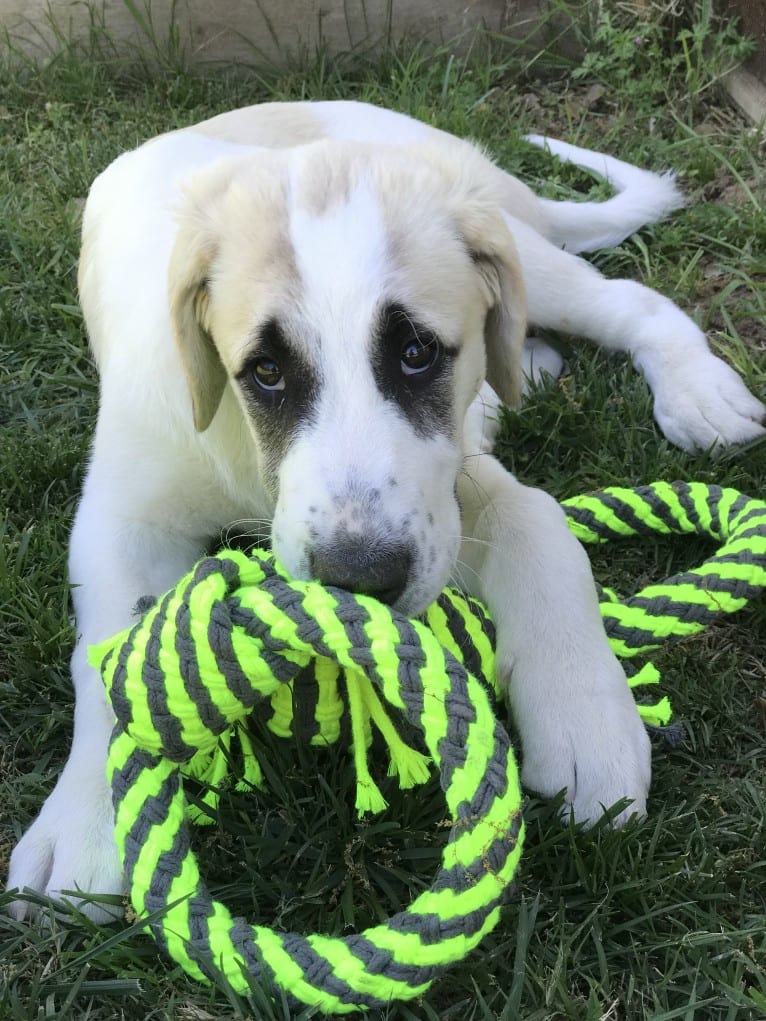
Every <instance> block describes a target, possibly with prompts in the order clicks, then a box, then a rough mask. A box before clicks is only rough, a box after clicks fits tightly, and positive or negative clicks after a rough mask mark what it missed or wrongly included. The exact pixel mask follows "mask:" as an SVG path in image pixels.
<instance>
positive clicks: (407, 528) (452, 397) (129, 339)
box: [9, 102, 764, 916]
mask: <svg viewBox="0 0 766 1021" xmlns="http://www.w3.org/2000/svg"><path fill="white" fill-rule="evenodd" d="M530 141H532V142H534V143H535V144H545V145H548V147H549V148H550V150H551V151H552V152H553V153H555V154H558V155H559V156H561V157H563V158H565V159H572V160H574V161H575V162H577V163H579V164H582V165H583V166H587V167H591V168H593V169H596V170H599V171H601V172H602V173H603V174H604V175H605V176H606V177H607V178H608V179H609V180H610V181H611V182H612V184H613V185H614V187H615V189H616V191H617V194H616V196H615V197H614V198H612V199H610V200H609V201H606V202H603V203H587V202H584V203H572V202H563V203H555V202H550V201H546V200H542V199H539V198H537V197H535V195H534V194H533V193H532V192H531V191H530V190H529V189H528V188H527V187H526V186H525V185H524V184H522V183H521V182H520V181H518V180H516V179H515V178H513V177H511V176H509V175H508V174H505V173H504V172H503V171H501V170H500V169H499V168H498V167H496V166H495V165H494V164H493V163H492V162H491V161H490V160H489V159H488V158H487V157H486V156H485V155H484V154H483V153H482V152H480V151H479V150H478V149H477V148H475V147H474V146H472V145H470V144H469V143H467V142H464V141H461V140H459V139H456V138H453V137H451V136H449V135H447V134H444V133H442V132H439V131H437V130H435V129H433V128H430V127H427V126H425V125H423V124H420V123H418V122H416V121H414V120H412V119H410V118H407V117H405V116H402V115H400V114H396V113H392V112H389V111H386V110H382V109H377V108H374V107H370V106H366V105H364V104H361V103H346V102H339V103H315V104H310V103H298V104H285V105H279V104H269V105H264V106H258V107H251V108H248V109H245V110H238V111H235V112H232V113H227V114H224V115H222V116H220V117H216V118H213V119H212V120H209V121H206V122H204V123H202V124H199V125H197V126H195V127H192V128H189V129H187V130H184V131H180V132H174V133H171V134H167V135H164V136H162V137H160V138H158V139H156V140H153V141H151V142H148V143H147V144H145V145H144V146H142V147H141V148H139V149H137V150H136V151H134V152H131V153H128V154H126V155H123V156H121V157H120V158H119V159H118V160H116V161H115V162H114V163H113V164H112V165H111V166H110V167H109V168H108V169H107V170H106V171H105V172H104V173H103V174H101V176H100V177H99V178H98V179H97V180H96V182H95V184H94V185H93V188H92V191H91V193H90V197H89V199H88V202H87V206H86V209H85V215H84V224H83V237H82V258H81V262H80V273H79V286H80V295H81V301H82V307H83V310H84V313H85V319H86V323H87V328H88V332H89V335H90V340H91V344H92V347H93V351H94V354H95V357H96V361H97V363H98V367H99V371H100V375H101V399H100V409H99V417H98V425H97V428H96V434H95V438H94V441H93V449H92V456H91V461H90V465H89V468H88V472H87V477H86V480H85V485H84V490H83V495H82V500H81V502H80V505H79V508H78V511H77V515H76V518H75V522H74V528H73V531H72V539H71V555H70V572H71V581H72V584H73V600H74V605H75V610H76V615H77V624H78V640H77V647H76V649H75V652H74V657H73V661H72V673H73V678H74V684H75V689H76V696H77V700H76V708H75V723H74V740H73V743H72V751H71V755H70V757H69V760H68V762H67V764H66V767H65V769H64V771H63V773H62V775H61V778H60V780H59V781H58V784H57V785H56V787H55V789H54V791H53V793H52V794H51V795H50V797H49V798H48V800H47V801H46V803H45V805H44V806H43V809H42V811H41V812H40V815H39V817H38V819H37V821H36V822H35V823H34V824H33V825H32V827H31V828H30V829H29V831H28V832H27V833H26V835H25V836H24V837H23V838H22V840H21V841H20V843H19V845H18V846H17V848H16V849H15V851H14V853H13V856H12V860H11V868H10V877H9V883H10V886H11V887H13V888H15V887H18V888H21V889H23V888H31V889H33V890H38V891H43V892H46V893H48V894H51V895H53V896H59V895H60V891H62V890H65V891H77V890H78V889H79V890H83V891H93V892H100V893H104V892H117V891H120V890H121V889H122V887H123V878H122V874H121V869H120V864H119V861H118V857H117V854H116V850H115V845H114V839H113V826H112V806H111V800H110V794H109V789H108V786H107V783H106V780H105V775H104V764H105V759H106V754H107V745H108V740H109V734H110V730H111V725H112V715H111V712H110V709H109V706H108V704H107V702H106V699H105V697H104V690H103V685H102V683H101V680H100V678H99V676H98V674H97V673H96V672H95V671H94V670H93V669H92V668H90V667H89V666H88V664H87V660H86V650H87V648H88V646H89V645H91V644H92V643H94V642H98V641H99V640H101V639H104V638H106V637H108V636H110V635H111V634H113V633H114V632H117V631H119V630H120V629H121V628H124V627H125V626H126V625H128V624H129V623H130V621H131V617H132V613H133V610H134V607H135V606H136V603H137V601H138V599H139V598H140V597H141V596H143V595H146V594H147V593H152V594H159V593H161V592H162V591H163V590H165V589H166V588H167V587H168V586H170V585H171V584H173V583H174V582H175V581H176V580H177V578H178V577H179V576H180V575H181V574H182V573H183V572H185V571H186V570H187V569H188V568H189V567H190V566H191V565H192V564H193V563H194V561H195V560H196V559H197V558H198V557H199V556H200V555H201V554H203V553H204V552H205V551H206V550H207V549H208V548H209V547H210V546H211V544H213V545H214V544H215V543H216V542H217V541H219V540H220V537H221V535H222V532H225V531H226V529H227V528H228V527H229V526H232V525H234V527H235V528H237V529H238V530H240V531H241V530H242V529H243V528H244V529H247V530H249V531H251V532H252V533H253V534H254V535H256V536H259V537H263V536H269V537H270V539H271V542H272V544H273V548H274V550H275V552H276V554H277V556H278V557H279V558H280V559H281V561H282V562H283V563H284V565H285V566H286V567H287V568H288V570H289V571H290V572H292V574H293V575H295V576H296V577H298V578H317V579H319V580H321V581H324V582H326V583H332V584H335V585H341V586H344V587H348V588H351V589H354V590H358V591H362V592H367V593H372V594H374V595H376V596H378V597H379V598H381V599H384V600H386V601H387V602H389V603H391V604H392V605H393V606H395V607H396V608H397V609H399V610H401V611H403V612H404V613H407V614H419V613H420V612H421V611H422V610H423V609H424V608H425V607H426V606H427V605H428V603H429V602H430V601H431V600H433V599H434V598H435V596H436V595H437V593H438V592H439V590H440V589H441V588H442V586H443V585H444V584H445V583H446V582H447V581H448V580H449V579H450V577H452V578H453V579H454V580H456V582H457V583H458V584H459V585H461V586H462V587H463V588H465V589H468V590H470V591H471V592H474V593H475V594H477V595H478V596H480V597H481V598H482V599H484V600H485V601H486V602H487V603H488V604H489V606H490V608H491V610H492V613H493V615H494V618H495V621H496V623H497V631H498V650H497V656H498V670H499V676H500V677H501V679H502V681H503V683H504V684H505V685H506V687H507V694H508V702H509V704H510V707H511V710H512V713H513V715H514V718H515V722H516V725H517V727H518V730H519V733H520V736H521V741H522V745H523V780H524V783H525V784H526V786H527V787H528V788H530V789H531V790H534V791H537V792H539V793H541V794H543V795H546V796H552V795H555V794H557V793H558V792H560V791H562V790H563V791H565V797H566V806H567V808H568V810H569V811H571V813H573V814H574V816H575V817H576V818H577V819H578V820H581V821H583V822H584V823H593V822H594V821H595V820H597V819H598V818H599V817H600V815H601V814H602V813H603V811H604V810H605V809H606V808H609V806H611V805H613V804H614V803H615V802H616V801H618V800H619V799H622V798H627V799H630V804H629V805H628V807H627V808H625V809H624V810H623V811H622V812H621V813H620V814H618V815H617V817H616V823H617V824H621V823H623V822H624V821H625V820H626V819H627V818H628V817H629V816H630V815H631V814H633V813H636V814H637V815H643V814H644V812H645V808H646V797H647V791H648V787H649V779H650V762H649V744H648V740H647V736H646V733H645V731H644V728H643V726H642V724H641V721H640V719H639V716H638V714H637V712H636V709H635V706H634V704H633V699H632V697H631V695H630V692H629V689H628V687H627V685H626V683H625V677H624V674H623V671H622V668H621V666H620V664H619V663H618V661H617V660H616V659H615V657H614V656H613V655H612V653H611V651H610V648H609V645H608V643H607V641H606V638H605V635H604V630H603V627H602V625H601V619H600V615H599V610H598V605H597V598H596V593H595V590H594V585H593V581H592V577H591V573H590V567H589V564H588V560H587V557H586V555H585V553H584V552H583V551H582V549H581V548H580V546H579V544H578V543H577V542H576V541H575V540H574V539H573V538H572V536H571V535H570V533H569V531H568V529H567V526H566V523H565V520H564V516H563V513H562V511H561V510H560V508H559V507H558V505H557V503H556V501H555V500H553V499H552V498H551V497H549V496H547V495H546V494H545V493H543V492H541V491H539V490H535V489H529V488H526V487H524V486H522V485H520V484H519V483H518V482H517V481H516V480H515V479H514V478H513V477H512V476H511V475H510V474H509V473H508V472H506V471H505V470H504V469H503V468H502V467H501V465H500V464H499V463H498V462H497V461H496V460H495V459H494V458H493V457H492V456H491V453H490V452H489V448H490V445H491V444H490V440H491V436H490V432H489V431H491V428H492V422H491V418H492V415H491V412H490V414H488V415H484V414H483V410H482V403H481V402H482V399H489V400H490V403H491V396H490V397H489V398H486V393H487V391H486V388H485V389H483V386H484V383H485V380H486V381H487V383H488V384H489V386H490V387H491V388H492V390H493V391H494V392H495V393H496V394H497V395H498V396H499V398H500V399H501V400H502V401H504V402H507V403H508V404H512V405H513V404H516V403H517V402H518V400H519V396H520V391H521V385H522V368H521V358H522V347H523V342H524V333H525V328H526V323H527V316H528V317H529V320H530V321H531V322H532V323H533V324H535V325H537V326H539V327H546V328H550V329H554V330H561V331H565V332H569V333H572V334H575V335H578V336H583V337H587V338H589V339H591V340H593V341H595V342H597V343H600V344H602V345H604V346H605V347H607V348H610V349H618V350H623V351H627V352H629V353H630V354H631V356H632V358H633V361H634V363H635V364H636V366H637V367H638V368H639V369H640V370H641V371H642V372H643V373H644V375H645V377H646V379H647V381H648V383H649V385H650V387H651V388H652V391H653V393H654V401H655V405H654V407H655V415H656V418H657V421H658V423H659V425H660V427H661V428H662V429H663V431H664V432H665V434H666V435H667V436H668V437H669V438H670V439H671V440H672V441H673V442H675V443H677V444H679V445H680V446H682V447H684V448H686V449H688V450H693V449H699V448H706V447H708V446H711V445H712V444H714V443H722V444H726V443H736V442H741V441H745V440H749V439H752V438H753V437H756V436H760V435H762V434H763V432H764V430H763V428H762V426H761V425H760V421H761V418H762V416H763V413H764V407H763V405H762V404H761V403H760V402H759V401H758V400H756V399H755V398H753V397H752V396H751V395H750V394H749V393H748V391H747V390H746V389H745V387H744V385H743V384H742V382H741V380H740V379H739V377H738V376H737V375H736V374H735V373H734V372H733V371H732V370H731V369H730V368H728V367H727V366H726V365H725V364H724V363H723V362H722V361H720V360H719V359H718V358H716V357H714V355H713V354H712V353H711V352H710V351H709V349H708V347H707V344H706V341H705V338H704V337H703V335H702V334H701V333H700V331H699V330H698V329H697V327H696V326H695V325H694V324H693V323H692V322H691V321H690V320H689V319H688V318H687V317H686V316H685V315H684V314H683V313H682V312H681V311H680V310H679V309H678V308H676V307H675V306H674V305H673V304H672V303H671V302H670V301H668V300H666V299H665V298H662V297H661V296H660V295H658V294H655V293H653V292H652V291H650V290H647V289H646V288H645V287H642V286H641V285H640V284H637V283H634V282H631V281H628V280H618V281H607V280H605V279H604V278H603V277H602V276H601V275H600V274H599V273H598V272H597V271H596V270H595V269H593V268H592V267H591V266H589V265H588V264H587V263H586V262H583V261H582V260H580V259H578V258H577V257H576V255H575V254H574V253H576V252H578V251H584V250H588V249H593V248H596V247H603V246H608V245H613V244H616V243H617V242H619V241H620V240H621V239H622V238H624V237H625V236H627V235H628V234H630V233H631V232H632V231H634V230H635V229H636V228H638V227H639V226H640V225H641V224H643V223H645V222H647V221H650V220H653V219H657V218H659V217H662V216H663V215H665V214H666V213H667V212H668V211H670V210H671V209H673V208H674V207H676V206H677V205H679V204H680V199H679V196H678V193H677V191H676V189H675V186H674V184H673V182H672V179H670V178H668V177H659V176H656V175H654V174H650V173H647V172H645V171H642V170H638V169H636V168H634V167H631V166H629V165H627V164H624V163H622V162H620V161H618V160H615V159H612V158H609V157H606V156H603V155H600V154H596V153H589V152H586V151H584V150H581V149H577V148H575V147H572V146H568V145H565V144H563V143H559V142H552V141H551V142H547V141H545V140H542V139H539V138H532V139H530ZM482 394H484V395H485V397H484V398H482V396H481V395H482ZM477 395H479V396H477ZM477 402H478V403H477ZM469 409H470V411H469ZM88 910H90V911H91V913H92V914H94V915H97V916H98V915H99V914H100V912H99V910H98V909H95V908H93V907H92V906H91V907H90V908H89V909H88ZM23 912H24V905H23V903H22V902H19V903H18V904H17V913H18V914H19V915H22V914H23Z"/></svg>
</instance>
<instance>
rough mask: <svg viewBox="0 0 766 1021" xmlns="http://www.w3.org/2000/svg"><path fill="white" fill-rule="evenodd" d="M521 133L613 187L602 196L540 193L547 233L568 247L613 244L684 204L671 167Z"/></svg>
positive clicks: (591, 248) (579, 249) (580, 249)
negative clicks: (557, 197) (658, 170)
mask: <svg viewBox="0 0 766 1021" xmlns="http://www.w3.org/2000/svg"><path fill="white" fill-rule="evenodd" d="M525 138H526V141H527V142H531V143H532V145H537V146H540V147H541V148H544V149H546V150H547V151H548V152H550V153H552V154H553V155H554V156H558V158H559V159H561V160H564V161H565V162H567V163H575V164H577V166H580V167H587V168H588V169H589V170H593V171H594V172H595V173H597V174H598V175H599V176H600V177H603V178H604V179H605V180H606V181H608V182H609V184H611V185H612V187H613V188H614V189H615V191H616V192H617V194H616V195H615V196H614V197H613V198H610V199H607V200H606V201H605V202H566V201H565V202H557V201H553V200H551V199H540V202H541V204H542V207H543V210H544V212H545V218H546V228H547V229H546V232H545V233H546V236H547V237H548V239H549V240H550V241H551V242H552V243H553V244H555V245H557V246H558V247H560V248H564V249H566V251H568V252H592V251H595V249H597V248H611V247H613V246H614V245H617V244H619V243H620V241H623V240H624V239H625V238H626V237H629V236H630V235H631V234H632V233H633V232H634V231H636V230H638V229H639V227H643V226H644V224H646V223H653V222H654V221H656V220H662V219H663V218H664V217H665V216H667V215H668V213H671V212H672V211H673V210H674V209H678V208H679V207H680V206H682V205H683V204H684V200H683V197H682V195H681V193H680V191H679V190H678V188H677V187H676V183H675V175H674V174H672V173H668V174H655V173H653V172H652V171H650V170H641V169H640V168H639V167H634V166H633V165H632V164H631V163H624V162H623V161H622V160H618V159H616V158H615V157H614V156H607V155H605V154H604V153H600V152H592V151H591V150H590V149H581V148H580V147H579V146H576V145H570V144H569V143H568V142H560V141H558V140H557V139H555V138H546V137H545V136H544V135H526V136H525Z"/></svg>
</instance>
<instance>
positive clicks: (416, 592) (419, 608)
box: [391, 569, 449, 617]
mask: <svg viewBox="0 0 766 1021" xmlns="http://www.w3.org/2000/svg"><path fill="white" fill-rule="evenodd" d="M448 581H449V569H445V571H444V572H443V577H442V576H441V575H440V576H439V577H438V578H436V579H433V578H432V579H429V580H426V579H419V580H413V581H411V582H410V584H409V585H408V586H407V588H406V589H405V590H404V592H403V593H402V594H401V596H400V597H399V598H398V599H397V600H396V602H394V603H393V604H392V607H391V608H392V609H393V610H396V612H397V613H401V614H403V616H405V617H420V616H422V615H423V614H424V613H425V612H426V610H427V609H428V607H429V606H430V605H431V604H432V603H435V602H436V600H437V599H438V598H439V596H440V595H441V592H442V590H443V588H444V586H445V585H446V584H447V583H448Z"/></svg>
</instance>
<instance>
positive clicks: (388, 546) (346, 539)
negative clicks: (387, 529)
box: [308, 529, 415, 608]
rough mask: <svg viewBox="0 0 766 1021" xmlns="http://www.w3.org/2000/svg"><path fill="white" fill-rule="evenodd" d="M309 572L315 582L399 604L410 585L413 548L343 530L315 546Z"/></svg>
mask: <svg viewBox="0 0 766 1021" xmlns="http://www.w3.org/2000/svg"><path fill="white" fill-rule="evenodd" d="M308 559H309V572H310V574H311V577H312V578H314V579H315V580H316V581H321V582H322V583H323V584H325V585H335V586H336V587H337V588H343V589H347V590H349V591H351V592H356V593H359V594H362V595H368V596H373V597H374V598H375V599H379V600H380V601H381V602H383V603H387V604H388V605H389V606H394V607H397V608H398V607H399V605H400V604H401V603H402V602H403V601H405V602H407V600H405V595H406V592H407V589H408V586H409V584H410V579H411V574H412V565H413V563H414V560H415V556H414V550H413V548H412V546H411V544H410V543H408V542H392V541H388V542H386V541H380V540H377V541H376V540H371V539H370V538H369V537H367V536H364V535H359V534H353V533H351V532H349V531H347V530H345V529H343V530H341V531H339V532H338V533H337V534H336V535H335V536H334V537H333V540H332V541H331V542H326V543H321V544H317V545H315V546H314V548H313V549H312V550H311V552H310V553H309V558H308Z"/></svg>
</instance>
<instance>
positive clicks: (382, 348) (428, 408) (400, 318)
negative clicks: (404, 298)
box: [372, 304, 457, 436]
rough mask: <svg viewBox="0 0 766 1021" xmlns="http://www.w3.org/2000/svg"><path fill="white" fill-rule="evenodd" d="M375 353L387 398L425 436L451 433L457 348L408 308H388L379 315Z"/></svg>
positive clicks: (378, 380) (376, 372) (378, 376)
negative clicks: (453, 378)
mask: <svg viewBox="0 0 766 1021" xmlns="http://www.w3.org/2000/svg"><path fill="white" fill-rule="evenodd" d="M372 350H373V356H372V364H373V372H374V375H375V382H376V384H377V386H378V389H379V390H380V392H381V393H382V394H383V396H384V397H385V398H386V399H387V400H390V401H393V402H394V403H395V404H396V405H397V406H398V407H399V408H400V409H401V411H402V412H403V413H404V414H405V415H406V417H407V418H408V419H409V421H410V422H412V424H413V425H414V426H415V428H416V429H417V431H418V433H419V434H420V435H422V436H432V435H434V434H435V433H446V434H447V435H451V434H452V433H453V431H454V422H453V415H452V386H451V383H452V375H453V363H454V359H455V357H456V355H457V349H456V348H454V347H451V346H449V345H446V344H445V343H444V342H443V341H442V340H441V338H440V337H438V336H437V334H436V333H434V331H433V330H431V329H429V328H428V327H427V326H425V325H424V324H423V323H421V322H419V320H418V319H417V317H416V316H415V315H414V314H413V313H412V312H410V311H409V310H408V309H406V308H405V307H404V306H402V305H396V304H388V305H386V306H384V307H383V308H382V309H381V312H380V316H379V317H378V323H377V327H376V330H375V336H374V338H373V348H372Z"/></svg>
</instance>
